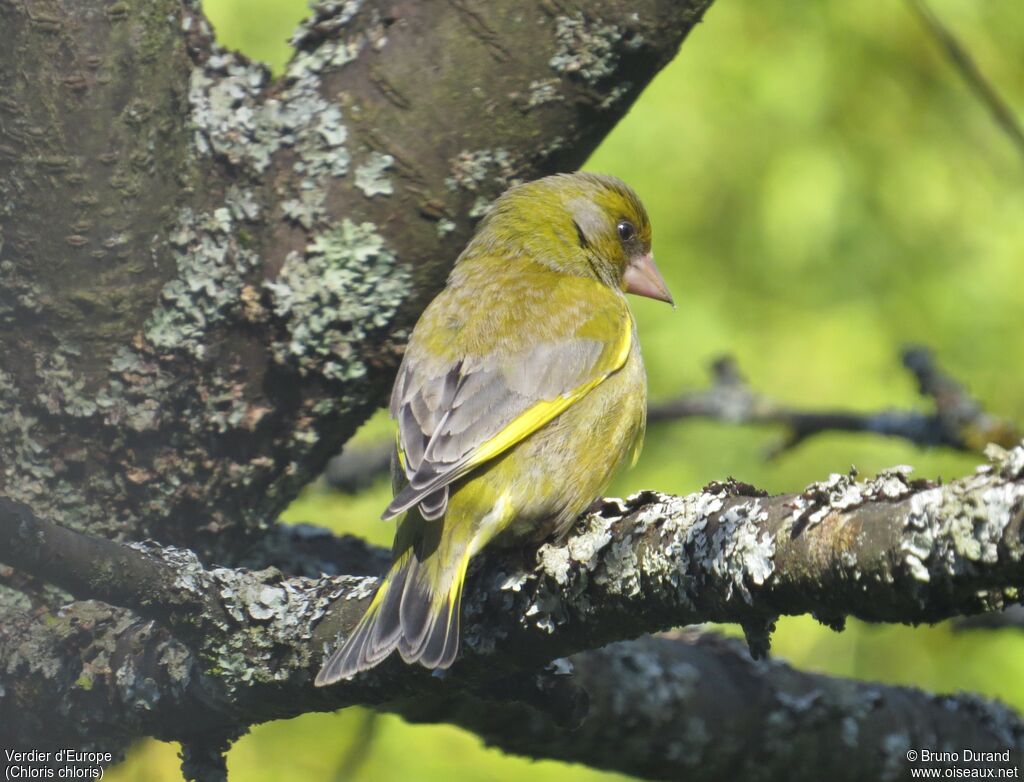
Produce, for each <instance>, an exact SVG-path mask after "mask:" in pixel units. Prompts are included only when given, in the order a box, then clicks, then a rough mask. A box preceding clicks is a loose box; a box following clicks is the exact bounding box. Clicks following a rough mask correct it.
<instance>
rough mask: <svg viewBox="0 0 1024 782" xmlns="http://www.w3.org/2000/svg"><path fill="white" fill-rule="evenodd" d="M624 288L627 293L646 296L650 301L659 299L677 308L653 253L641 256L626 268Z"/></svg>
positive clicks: (623, 277)
mask: <svg viewBox="0 0 1024 782" xmlns="http://www.w3.org/2000/svg"><path fill="white" fill-rule="evenodd" d="M622 287H623V289H624V290H625V291H626V293H635V294H636V295H637V296H646V297H647V298H648V299H657V300H658V301H664V302H666V303H668V304H671V305H672V306H673V307H675V306H676V303H675V302H674V301H673V300H672V294H671V293H669V292H668V286H667V285H666V284H665V278H664V277H662V276H661V272H660V271H658V267H657V266H655V264H654V255H653V254H652V253H646V254H644V255H641V256H640V257H639V258H636V259H635V260H633V261H632V262H631V263H630V264H629V266H627V267H626V273H625V274H624V275H623V276H622Z"/></svg>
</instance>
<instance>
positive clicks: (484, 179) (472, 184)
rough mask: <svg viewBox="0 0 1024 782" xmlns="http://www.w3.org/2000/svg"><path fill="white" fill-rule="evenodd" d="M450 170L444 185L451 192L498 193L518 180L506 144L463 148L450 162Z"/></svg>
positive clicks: (513, 161)
mask: <svg viewBox="0 0 1024 782" xmlns="http://www.w3.org/2000/svg"><path fill="white" fill-rule="evenodd" d="M449 171H450V172H451V173H450V175H449V176H448V178H447V179H445V185H446V186H447V187H448V189H449V190H451V191H452V192H455V191H458V190H466V191H469V192H471V193H478V192H480V191H481V190H488V191H489V192H494V193H499V192H501V191H503V190H506V189H507V188H509V187H510V186H512V185H513V184H516V183H517V182H518V181H519V180H518V179H517V178H516V164H515V160H514V159H513V157H512V154H511V153H510V152H509V151H508V150H507V149H504V148H503V147H498V148H496V149H477V150H464V151H462V152H460V153H459V154H458V155H456V156H455V157H454V158H453V159H452V160H451V161H449ZM471 216H472V215H471Z"/></svg>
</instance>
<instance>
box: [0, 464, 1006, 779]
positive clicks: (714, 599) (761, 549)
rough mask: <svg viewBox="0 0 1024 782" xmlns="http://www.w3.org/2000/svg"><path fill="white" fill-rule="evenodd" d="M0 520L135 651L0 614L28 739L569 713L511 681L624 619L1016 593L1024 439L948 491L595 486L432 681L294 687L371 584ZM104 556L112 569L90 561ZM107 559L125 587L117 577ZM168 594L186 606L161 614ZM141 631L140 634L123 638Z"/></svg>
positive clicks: (420, 676)
mask: <svg viewBox="0 0 1024 782" xmlns="http://www.w3.org/2000/svg"><path fill="white" fill-rule="evenodd" d="M0 519H2V526H0V534H2V535H3V536H4V537H6V538H7V539H9V540H12V541H13V542H14V544H15V545H13V546H12V547H11V548H9V549H5V550H4V551H3V552H2V553H0V558H3V559H5V560H7V561H8V562H10V563H11V564H14V565H15V566H16V567H18V568H22V569H24V570H26V571H28V572H30V573H33V572H34V573H35V574H36V575H38V576H40V577H44V578H47V579H49V580H51V581H53V582H54V583H56V584H57V585H58V586H60V587H63V588H65V589H70V590H77V591H78V592H79V593H80V596H81V597H89V598H98V599H104V600H109V601H111V602H115V601H117V602H121V603H123V604H125V605H126V607H127V608H129V609H131V611H132V613H128V612H127V611H124V610H121V609H111V608H104V607H102V606H98V604H93V603H75V604H72V606H71V607H70V609H69V610H68V614H67V615H66V616H65V618H63V619H62V621H70V622H71V625H72V626H81V624H82V617H83V615H84V616H87V617H89V619H88V621H87V622H86V625H87V626H88V627H90V628H93V627H100V628H101V629H102V632H100V633H99V638H97V635H96V632H94V631H93V630H92V629H90V630H89V631H88V632H85V631H80V635H81V634H82V633H84V635H82V639H90V640H89V644H99V645H100V647H101V648H106V647H107V646H109V645H113V646H114V647H115V648H121V649H122V650H123V654H126V655H130V656H133V657H132V659H136V658H138V660H137V662H138V665H139V666H141V667H139V668H138V669H131V670H130V675H129V673H125V672H124V671H119V672H118V674H117V676H113V675H112V671H110V669H109V667H104V666H100V667H99V668H98V669H97V668H94V667H93V666H91V664H90V665H89V668H88V671H89V673H88V677H89V681H88V685H87V686H85V685H82V684H81V683H80V682H81V680H82V671H83V669H85V668H86V663H85V661H86V660H87V659H93V658H95V657H96V656H97V655H96V653H93V654H89V655H88V656H87V657H85V658H83V657H79V656H77V655H76V656H73V657H71V658H70V659H67V658H64V657H62V656H61V655H60V654H58V653H56V652H55V651H54V650H49V651H44V650H45V649H46V644H45V643H43V644H40V646H39V647H38V648H31V653H27V652H26V651H25V649H26V648H29V645H28V644H27V640H28V639H32V640H33V641H36V642H38V639H39V635H38V634H39V633H40V632H44V633H50V632H53V631H52V629H51V628H50V627H46V628H45V629H42V628H39V627H36V626H35V624H36V621H37V620H36V619H35V618H33V617H30V616H29V615H28V614H27V613H26V616H25V617H24V618H23V619H22V620H21V622H20V623H18V624H16V625H14V626H7V627H4V628H3V629H0V659H4V660H5V661H7V666H6V669H5V670H4V671H3V672H0V693H2V694H0V717H3V716H4V714H5V713H6V714H12V713H15V711H20V710H24V709H27V708H29V707H30V703H31V704H34V705H33V706H32V708H34V709H36V710H38V709H39V703H38V699H39V697H40V696H39V693H40V692H42V691H45V692H46V693H47V696H46V697H47V698H52V699H53V702H54V707H55V711H57V713H61V711H60V710H58V709H56V704H57V703H64V704H67V705H66V706H64V707H61V708H62V709H63V713H64V714H65V715H74V716H73V717H71V716H67V718H66V719H64V720H61V721H60V722H59V724H57V723H54V722H52V721H51V722H50V724H48V725H47V726H46V730H47V731H48V732H47V735H55V736H63V735H67V736H75V737H77V738H78V739H79V741H80V742H81V741H96V740H98V739H101V738H103V737H104V736H106V735H107V732H108V731H109V730H110V728H109V726H110V725H111V724H115V725H117V726H118V731H119V732H120V731H127V732H128V733H129V734H130V733H132V732H137V733H146V734H153V735H158V736H163V737H181V736H182V735H187V734H188V733H189V732H190V731H194V730H196V728H197V725H198V724H199V723H197V722H196V721H195V719H194V718H193V716H192V715H193V710H194V708H196V707H198V706H199V705H200V704H202V706H203V708H204V714H203V719H202V721H201V723H202V726H203V727H204V728H208V729H210V730H215V731H220V732H230V731H231V730H235V731H237V730H241V729H243V728H244V726H246V725H248V724H252V723H254V722H260V721H264V720H268V719H274V718H278V717H284V716H293V715H295V714H299V713H302V712H304V711H309V710H316V709H332V708H339V707H342V706H347V705H353V704H370V705H378V706H380V705H383V704H387V703H395V702H406V701H409V700H410V699H412V700H413V701H421V699H422V702H423V703H429V702H432V701H434V700H436V699H437V698H442V699H444V698H448V697H450V695H451V693H452V692H456V693H459V694H460V695H462V694H465V695H467V696H471V697H473V698H476V699H485V700H497V701H503V700H508V699H509V698H510V696H512V695H514V698H513V699H519V700H522V699H524V698H525V699H526V700H527V701H528V702H529V704H530V705H531V707H532V708H534V709H539V710H541V711H543V712H544V713H545V714H548V715H549V717H548V718H550V715H552V714H554V715H560V716H558V717H557V718H556V721H562V722H566V723H568V722H572V721H573V718H572V716H571V712H572V711H573V708H570V707H571V704H572V703H573V702H576V700H575V699H574V698H570V700H569V701H568V702H569V707H567V706H566V705H565V702H566V701H565V698H566V696H565V695H564V693H565V692H566V691H567V690H566V686H569V687H570V690H569V691H570V692H571V688H576V691H577V692H579V689H578V687H577V684H579V683H578V682H576V683H574V682H573V680H572V679H569V680H566V682H565V684H563V685H562V686H560V687H558V688H556V689H557V690H558V693H559V694H558V695H557V696H554V697H553V698H549V697H547V696H545V695H544V693H545V692H547V691H548V690H550V689H551V682H550V679H551V677H550V676H548V677H542V678H543V679H544V681H542V683H541V684H542V685H543V686H541V685H537V686H533V687H532V690H533V691H532V692H531V687H526V686H525V684H524V682H532V681H534V680H533V678H532V677H534V676H535V675H536V673H535V672H538V671H540V670H542V669H543V668H544V666H545V665H546V664H548V663H549V662H550V661H551V660H553V659H556V658H563V657H567V656H570V655H575V654H578V653H581V652H584V651H586V650H590V649H594V648H597V647H599V646H603V645H605V644H607V643H611V642H614V641H619V640H623V639H628V638H633V637H636V636H639V635H641V634H643V633H648V632H653V631H658V630H663V629H667V628H670V627H674V626H678V625H684V624H692V623H698V622H705V621H730V622H740V623H742V624H743V625H744V626H745V628H747V630H748V641H749V642H750V643H751V645H752V647H753V650H754V651H755V653H756V654H761V653H763V652H764V650H765V648H766V646H767V637H768V632H769V631H770V628H771V625H772V623H773V621H774V619H775V618H776V617H777V616H778V615H780V614H801V613H807V612H811V613H814V614H815V615H817V616H818V617H819V618H820V619H822V621H826V622H828V623H829V624H830V625H832V626H840V625H841V624H842V620H843V618H844V617H845V616H847V615H853V616H857V617H860V618H863V619H867V620H874V621H896V622H913V623H917V622H926V621H937V620H939V619H943V618H947V617H950V616H956V615H960V614H969V613H976V612H980V611H988V610H994V609H996V608H1000V607H1002V606H1003V605H1005V604H1008V603H1013V602H1017V601H1018V600H1019V599H1020V594H1019V591H1018V587H1019V584H1020V583H1021V581H1022V579H1024V539H1022V528H1024V447H1018V448H1016V449H1014V450H1013V451H1010V452H998V453H996V452H993V463H992V464H990V465H987V466H985V467H983V468H980V469H979V471H978V473H977V474H975V475H974V476H971V477H967V478H962V479H960V480H957V481H954V482H952V483H950V484H948V485H945V486H934V485H931V484H929V483H927V482H923V481H921V482H914V481H911V480H909V479H908V478H907V477H906V474H905V473H904V472H901V471H898V470H897V471H889V472H885V473H883V474H881V475H880V476H878V477H877V478H875V479H872V480H869V481H864V482H860V483H858V482H855V481H853V480H852V479H850V478H848V477H846V476H833V477H832V478H831V479H829V480H828V481H824V482H822V483H819V484H813V485H812V486H810V487H808V489H807V490H805V491H804V492H803V493H801V494H797V495H780V496H775V497H767V496H764V495H763V494H760V493H758V492H756V491H753V490H752V489H751V488H750V487H747V486H743V485H741V484H734V483H729V484H715V485H712V486H709V487H708V488H706V489H705V490H704V491H702V492H699V493H697V494H694V495H690V496H688V497H669V496H665V495H658V494H654V493H644V494H640V495H637V496H636V497H633V498H631V499H630V500H628V501H625V502H621V501H608V502H606V503H604V504H603V505H602V506H601V507H599V508H598V509H596V510H595V511H593V512H592V513H591V514H590V515H589V516H587V517H585V518H584V519H582V520H581V521H580V523H579V524H578V525H577V526H576V528H575V529H574V530H573V532H572V533H571V534H570V536H569V537H568V539H567V540H566V541H565V542H564V543H561V544H553V543H552V544H546V545H545V546H542V547H541V548H540V549H539V550H538V551H537V552H536V553H535V554H527V553H525V552H522V551H511V552H496V553H493V554H491V555H488V556H485V557H484V559H483V565H482V566H481V567H480V568H479V569H478V572H477V573H476V574H475V576H474V577H473V578H472V580H471V582H470V588H469V591H468V592H467V595H466V604H465V606H464V611H465V614H464V642H463V655H462V657H461V658H460V660H459V661H458V663H457V664H456V666H455V667H454V668H453V669H452V670H451V671H450V672H449V675H448V676H447V677H446V678H444V679H443V680H441V679H438V678H437V677H434V676H431V675H430V674H429V672H427V671H424V670H422V669H420V668H418V667H414V666H413V667H410V666H405V665H403V664H402V663H401V662H400V661H398V660H390V661H388V662H386V663H385V664H383V665H382V666H380V667H379V668H377V669H374V670H373V671H371V672H369V673H367V674H365V675H362V676H360V677H358V678H357V679H355V680H354V681H352V682H349V683H345V684H342V685H339V686H337V687H333V688H327V689H325V690H316V689H314V688H312V686H311V681H312V678H313V676H314V675H315V673H316V671H317V669H318V667H319V664H320V662H321V661H322V658H323V654H324V652H325V651H326V649H327V647H328V646H329V645H331V644H333V643H335V642H336V634H337V633H339V632H347V631H349V630H350V629H351V628H352V627H353V626H354V624H355V622H356V621H357V619H358V617H359V616H360V615H361V613H362V610H363V609H364V608H365V605H366V603H367V601H368V600H369V599H370V596H371V595H372V593H373V589H374V587H375V584H376V579H374V578H372V577H369V578H367V577H354V576H335V577H328V576H323V577H320V578H316V579H311V578H304V577H298V576H294V577H290V578H289V577H285V576H284V574H282V573H281V571H279V570H277V569H276V568H270V569H265V570H262V571H247V570H232V569H228V568H207V567H204V566H203V565H202V564H201V563H200V562H199V560H198V559H197V558H196V557H195V556H194V555H192V554H190V553H188V552H185V551H182V550H179V549H169V548H166V547H161V546H156V545H153V544H146V545H142V544H130V545H125V544H119V543H116V542H113V541H105V540H93V541H91V542H90V543H89V546H86V545H84V544H83V542H82V541H81V540H80V539H81V538H84V537H85V536H83V535H81V533H77V532H73V531H68V530H65V531H63V532H62V533H61V534H60V535H57V534H55V529H54V525H52V523H50V522H47V521H44V520H40V519H37V518H35V517H34V516H32V515H31V514H30V513H29V512H27V511H26V510H24V509H18V508H12V507H10V506H5V507H4V508H3V509H2V511H0ZM33 540H35V541H41V542H42V545H44V546H45V547H47V549H48V551H49V554H48V555H47V557H46V558H45V559H43V560H40V559H39V558H38V557H37V555H36V554H34V553H33V551H34V549H33V547H32V546H31V545H30V543H29V542H30V541H33ZM19 541H20V543H19ZM339 546H340V547H341V548H344V546H345V544H343V543H340V544H339ZM115 560H116V561H117V562H118V563H119V567H118V568H117V569H114V570H110V569H108V568H107V567H106V563H108V562H112V561H115ZM51 562H60V563H61V565H60V567H51V566H50V564H48V563H51ZM87 562H92V563H93V564H94V565H96V564H97V563H98V565H99V566H98V567H96V566H94V567H92V568H87V567H86V565H87ZM119 573H123V574H124V579H125V580H128V581H130V582H131V583H132V584H134V585H136V587H137V588H138V593H137V595H132V594H131V593H129V592H127V591H126V590H125V589H124V587H123V586H122V585H121V584H119V583H118V574H119ZM181 605H186V606H188V608H189V610H187V611H179V610H176V609H177V607H178V606H181ZM71 616H77V618H76V619H70V617H71ZM133 616H134V617H135V618H134V619H133V618H132V617H133ZM154 620H159V621H160V623H161V624H160V626H157V625H155V624H154V623H153V621H154ZM139 627H143V628H146V632H147V633H148V634H149V635H150V636H151V638H149V637H147V638H141V639H140V638H138V637H135V638H134V639H133V641H132V644H131V645H125V644H124V643H123V642H122V641H121V640H120V639H121V637H122V636H123V635H124V634H125V633H137V632H138V628H139ZM162 628H166V630H165V629H162ZM65 629H66V628H65ZM168 631H169V633H170V634H168ZM110 634H113V635H114V636H115V639H114V640H111V639H110V638H109V637H108V636H110ZM104 638H105V639H106V640H103V639H104ZM176 639H177V640H176ZM182 642H184V644H185V645H184V646H182ZM79 643H82V640H81V639H80V641H79ZM153 644H156V645H157V647H158V648H159V650H160V653H159V654H157V653H156V650H154V649H153V647H152V645H153ZM85 646H86V648H88V645H85ZM168 660H169V662H168ZM172 663H173V665H172ZM172 668H173V670H172ZM552 675H553V674H552ZM133 676H134V677H136V678H132V677H133ZM524 677H525V678H524ZM556 680H557V677H556ZM509 681H512V682H514V685H510V684H509ZM538 687H539V689H538ZM125 692H129V693H130V694H131V698H130V699H127V700H126V698H125ZM97 697H100V698H106V699H107V701H108V702H109V703H111V704H118V703H120V704H122V706H121V708H123V709H124V711H125V713H124V714H121V715H115V717H114V719H113V722H111V721H110V720H111V717H112V715H111V707H108V709H107V711H106V712H105V714H104V719H103V720H101V721H98V722H96V723H90V721H89V717H88V715H90V714H92V713H94V712H91V711H90V710H89V709H87V708H75V707H76V705H77V706H80V707H83V706H84V705H85V704H84V703H83V701H88V699H90V698H97ZM140 699H141V700H140ZM424 708H427V707H426V706H425V707H424ZM567 714H568V715H569V716H566V715H567ZM0 724H13V723H7V721H6V720H3V721H0ZM17 729H18V730H19V731H21V732H22V733H21V735H20V736H19V738H21V739H22V740H28V739H31V738H33V728H32V725H31V724H30V723H20V724H19V725H18V728H17ZM595 751H596V750H595ZM634 773H641V769H637V770H636V771H634ZM643 773H646V772H643Z"/></svg>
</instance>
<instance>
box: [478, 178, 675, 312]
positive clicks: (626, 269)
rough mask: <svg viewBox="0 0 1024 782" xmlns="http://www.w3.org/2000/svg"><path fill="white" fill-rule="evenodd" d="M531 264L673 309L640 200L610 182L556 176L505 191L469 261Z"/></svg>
mask: <svg viewBox="0 0 1024 782" xmlns="http://www.w3.org/2000/svg"><path fill="white" fill-rule="evenodd" d="M478 253H488V254H490V253H495V254H497V253H500V254H502V255H504V256H505V257H508V258H509V259H513V258H516V257H527V258H530V259H531V260H533V261H536V262H539V263H543V264H545V265H547V266H550V267H551V268H553V269H555V270H556V271H559V272H563V273H565V274H574V275H577V276H580V277H592V278H596V279H598V280H599V281H601V282H602V283H604V284H606V285H609V286H611V287H615V288H619V289H621V290H623V291H625V292H626V293H635V294H637V295H639V296H646V297H648V298H651V299H658V300H659V301H665V302H668V303H669V304H674V303H673V301H672V295H671V294H670V293H669V291H668V287H667V286H666V285H665V280H664V279H663V278H662V276H661V273H660V272H659V271H658V267H657V266H656V265H655V263H654V256H653V254H652V253H651V223H650V220H649V219H648V218H647V211H646V210H645V209H644V205H643V204H642V203H641V202H640V199H639V198H638V197H637V195H636V193H634V192H633V190H632V189H631V188H630V187H629V186H628V185H627V184H626V183H625V182H623V181H622V180H620V179H617V178H615V177H613V176H607V175H604V174H589V173H583V172H576V173H573V174H556V175H554V176H549V177H544V178H543V179H538V180H535V181H533V182H527V183H525V184H522V185H517V186H515V187H513V188H510V189H509V190H507V191H506V192H505V193H504V194H502V195H501V196H500V197H499V198H498V200H497V201H495V203H494V205H493V207H492V208H491V210H490V212H488V214H487V216H486V217H485V218H484V220H483V221H482V222H481V224H480V227H479V229H478V230H477V234H476V236H475V237H474V238H473V240H472V241H471V242H470V244H469V247H467V248H466V253H465V254H464V257H466V256H468V257H472V256H474V255H477V254H478Z"/></svg>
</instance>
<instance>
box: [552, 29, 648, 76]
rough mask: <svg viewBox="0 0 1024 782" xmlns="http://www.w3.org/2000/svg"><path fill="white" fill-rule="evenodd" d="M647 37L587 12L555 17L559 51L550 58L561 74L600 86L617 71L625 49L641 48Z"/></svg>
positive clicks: (556, 48) (555, 68) (556, 41)
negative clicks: (595, 17)
mask: <svg viewBox="0 0 1024 782" xmlns="http://www.w3.org/2000/svg"><path fill="white" fill-rule="evenodd" d="M641 45H643V37H642V36H640V35H638V34H626V31H625V30H623V29H622V28H621V27H619V26H618V25H615V24H608V23H604V22H602V21H600V20H596V19H594V20H592V19H588V18H587V17H586V16H585V15H584V14H583V12H581V11H577V12H576V13H575V14H573V15H571V16H566V15H560V16H558V17H557V18H556V19H555V54H554V55H553V56H552V57H551V59H550V60H549V64H550V65H551V67H552V68H553V69H554V70H555V71H557V72H558V73H560V74H563V75H566V76H571V77H573V78H577V79H580V80H582V81H583V82H584V83H585V84H587V85H589V86H590V87H596V86H597V84H598V83H599V82H600V81H601V80H602V79H607V78H608V77H610V76H612V75H613V74H614V73H615V70H616V68H617V67H618V64H619V59H620V56H621V52H622V50H623V49H627V50H628V49H637V48H639V47H640V46H641Z"/></svg>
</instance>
